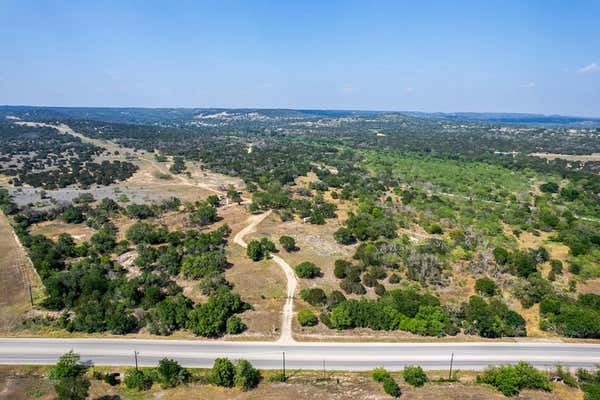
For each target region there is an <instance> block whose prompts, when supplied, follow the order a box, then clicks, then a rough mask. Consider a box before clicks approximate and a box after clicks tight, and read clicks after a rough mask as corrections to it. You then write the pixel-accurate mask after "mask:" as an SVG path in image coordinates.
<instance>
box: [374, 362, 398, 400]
mask: <svg viewBox="0 0 600 400" xmlns="http://www.w3.org/2000/svg"><path fill="white" fill-rule="evenodd" d="M371 376H372V377H373V380H375V381H376V382H379V383H383V390H385V392H386V393H387V394H389V395H390V396H393V397H400V395H401V394H402V392H401V391H400V387H399V386H398V384H397V383H396V381H395V380H394V379H393V378H392V377H391V376H390V374H389V372H387V371H386V370H385V368H383V367H379V368H375V369H374V370H373V372H372V373H371Z"/></svg>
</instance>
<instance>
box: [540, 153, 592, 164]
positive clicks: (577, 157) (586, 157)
mask: <svg viewBox="0 0 600 400" xmlns="http://www.w3.org/2000/svg"><path fill="white" fill-rule="evenodd" d="M529 155H530V156H534V157H540V158H545V159H546V160H555V159H557V158H558V159H561V160H567V161H581V162H584V163H585V162H588V161H600V153H592V154H557V153H531V154H529Z"/></svg>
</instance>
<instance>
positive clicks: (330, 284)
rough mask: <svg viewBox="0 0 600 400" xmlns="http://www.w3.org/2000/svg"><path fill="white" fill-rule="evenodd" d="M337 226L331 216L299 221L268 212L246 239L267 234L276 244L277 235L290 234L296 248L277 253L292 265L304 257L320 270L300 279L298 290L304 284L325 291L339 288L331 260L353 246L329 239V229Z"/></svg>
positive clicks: (342, 256)
mask: <svg viewBox="0 0 600 400" xmlns="http://www.w3.org/2000/svg"><path fill="white" fill-rule="evenodd" d="M340 226H341V225H340V223H339V221H338V220H335V219H333V220H327V223H326V224H325V225H313V224H310V223H303V222H302V221H300V220H298V219H296V220H293V221H287V222H281V221H280V219H279V217H278V216H277V215H275V214H271V215H270V216H269V217H268V218H266V219H265V220H264V221H263V222H262V223H261V224H260V225H259V226H258V227H257V229H256V232H255V233H253V234H252V235H250V237H249V239H256V238H261V237H268V238H270V239H271V240H272V241H273V243H275V244H276V245H277V246H278V248H280V246H279V238H280V237H281V236H283V235H288V236H291V237H293V238H294V239H295V240H296V245H297V246H298V247H299V250H298V251H294V252H291V253H288V252H286V251H285V250H281V251H280V252H279V254H278V255H279V256H280V257H282V258H283V259H284V260H285V261H287V262H288V264H290V265H291V266H292V267H294V266H296V265H298V264H300V263H301V262H304V261H310V262H313V263H315V264H316V265H317V266H319V267H320V268H321V271H322V273H323V276H322V277H320V278H315V279H300V280H299V283H300V287H299V290H301V289H303V288H306V287H320V288H323V289H324V290H326V291H329V290H339V280H338V279H337V278H336V277H335V276H334V275H333V267H334V262H335V260H336V259H339V258H349V257H350V256H351V255H352V253H353V247H350V246H342V245H340V244H338V243H336V241H335V240H334V239H333V233H334V232H335V231H336V230H337V229H338V228H339V227H340Z"/></svg>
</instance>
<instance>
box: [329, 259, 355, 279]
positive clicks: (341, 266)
mask: <svg viewBox="0 0 600 400" xmlns="http://www.w3.org/2000/svg"><path fill="white" fill-rule="evenodd" d="M351 269H352V263H351V262H350V261H346V260H335V266H334V267H333V275H335V277H336V278H338V279H344V278H345V277H346V276H347V275H348V272H349V271H350V270H351Z"/></svg>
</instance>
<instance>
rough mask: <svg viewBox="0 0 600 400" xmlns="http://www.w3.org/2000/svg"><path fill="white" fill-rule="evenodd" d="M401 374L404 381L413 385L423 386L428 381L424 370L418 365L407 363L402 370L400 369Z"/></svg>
mask: <svg viewBox="0 0 600 400" xmlns="http://www.w3.org/2000/svg"><path fill="white" fill-rule="evenodd" d="M402 376H403V377H404V381H405V382H406V383H408V384H409V385H411V386H415V387H419V386H423V385H424V384H425V383H427V381H428V379H427V375H426V374H425V371H423V368H421V367H419V366H410V365H409V366H407V367H405V368H404V371H402Z"/></svg>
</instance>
